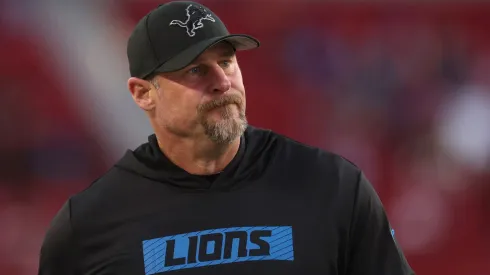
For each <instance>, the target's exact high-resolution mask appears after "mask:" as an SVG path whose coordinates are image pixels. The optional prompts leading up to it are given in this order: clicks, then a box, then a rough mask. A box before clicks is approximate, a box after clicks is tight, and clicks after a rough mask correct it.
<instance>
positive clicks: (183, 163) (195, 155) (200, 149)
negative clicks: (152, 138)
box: [157, 134, 240, 175]
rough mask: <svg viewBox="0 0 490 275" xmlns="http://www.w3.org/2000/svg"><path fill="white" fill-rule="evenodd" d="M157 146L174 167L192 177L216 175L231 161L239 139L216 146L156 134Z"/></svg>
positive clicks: (205, 142)
mask: <svg viewBox="0 0 490 275" xmlns="http://www.w3.org/2000/svg"><path fill="white" fill-rule="evenodd" d="M157 140H158V146H159V147H160V150H162V152H163V154H165V156H166V157H167V158H168V159H169V160H170V161H172V162H173V163H174V164H175V165H177V166H179V167H180V168H182V169H184V170H185V171H187V172H188V173H189V174H194V175H212V174H217V173H219V172H221V171H223V169H225V167H226V166H227V165H228V164H229V163H230V162H231V161H232V160H233V158H234V157H235V155H236V154H237V152H238V149H239V147H240V138H237V139H236V140H235V141H233V142H232V143H230V144H216V143H214V142H212V141H211V140H209V139H207V138H206V139H202V140H191V139H182V138H167V137H165V136H159V135H158V134H157Z"/></svg>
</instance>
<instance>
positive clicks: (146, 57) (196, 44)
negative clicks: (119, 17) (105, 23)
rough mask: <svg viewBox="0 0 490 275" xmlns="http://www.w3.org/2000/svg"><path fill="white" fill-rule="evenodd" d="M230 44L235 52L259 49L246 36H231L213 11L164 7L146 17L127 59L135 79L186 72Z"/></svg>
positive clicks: (176, 4)
mask: <svg viewBox="0 0 490 275" xmlns="http://www.w3.org/2000/svg"><path fill="white" fill-rule="evenodd" d="M221 41H227V42H229V43H231V45H232V46H233V47H234V48H235V50H237V51H240V50H249V49H254V48H257V47H259V45H260V43H259V41H258V40H257V39H256V38H254V37H252V36H249V35H246V34H230V33H229V32H228V30H227V28H226V26H225V24H224V23H223V22H222V21H221V20H220V19H219V17H218V16H216V14H214V13H213V12H212V11H211V10H210V9H208V8H207V7H205V6H203V5H202V4H199V3H196V2H190V1H173V2H169V3H166V4H161V5H159V6H158V7H157V8H155V9H154V10H152V11H150V12H149V13H148V14H147V15H146V16H145V17H143V18H142V19H141V20H140V21H139V22H138V23H137V25H136V27H135V28H134V30H133V32H132V33H131V36H130V37H129V40H128V45H127V55H128V60H129V71H130V74H131V76H132V77H138V78H143V79H144V78H146V77H148V76H149V75H151V74H153V73H157V72H172V71H178V70H180V69H182V68H185V67H186V66H188V65H189V64H190V63H192V62H193V61H194V60H195V59H196V58H197V57H198V56H199V55H200V54H201V53H203V52H204V51H205V50H206V49H208V48H209V47H211V46H213V45H215V44H217V43H219V42H221Z"/></svg>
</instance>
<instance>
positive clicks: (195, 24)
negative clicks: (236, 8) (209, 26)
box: [170, 4, 216, 37]
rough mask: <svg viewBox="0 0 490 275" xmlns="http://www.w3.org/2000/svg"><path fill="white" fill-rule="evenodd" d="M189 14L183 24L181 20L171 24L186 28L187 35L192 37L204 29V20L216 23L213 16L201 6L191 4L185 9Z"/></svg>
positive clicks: (173, 21)
mask: <svg viewBox="0 0 490 275" xmlns="http://www.w3.org/2000/svg"><path fill="white" fill-rule="evenodd" d="M185 10H186V13H187V20H186V21H184V22H182V21H180V20H172V22H170V26H172V25H177V26H179V27H182V28H186V30H187V34H188V35H189V36H190V37H193V36H194V35H196V32H195V31H196V30H197V29H200V28H202V27H204V24H203V22H202V21H203V20H208V21H211V22H216V20H215V19H214V18H213V16H212V14H211V13H209V12H208V11H207V10H206V9H204V8H203V7H200V6H194V5H192V4H190V5H189V6H187V8H186V9H185Z"/></svg>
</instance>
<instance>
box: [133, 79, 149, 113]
mask: <svg viewBox="0 0 490 275" xmlns="http://www.w3.org/2000/svg"><path fill="white" fill-rule="evenodd" d="M152 88H153V86H152V85H151V84H150V82H148V81H146V80H144V79H141V78H136V77H131V78H129V79H128V89H129V91H130V92H131V96H132V97H133V100H134V102H136V104H137V105H138V106H139V107H140V108H141V109H143V110H145V111H150V110H152V109H153V108H155V100H154V99H153V98H152V97H151V93H150V92H151V89H152Z"/></svg>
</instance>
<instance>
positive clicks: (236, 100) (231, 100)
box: [197, 94, 243, 113]
mask: <svg viewBox="0 0 490 275" xmlns="http://www.w3.org/2000/svg"><path fill="white" fill-rule="evenodd" d="M229 104H236V105H238V107H241V106H242V104H243V99H242V98H241V97H240V96H239V95H234V94H230V95H224V96H222V97H220V98H217V99H214V100H211V101H209V102H206V103H203V104H201V105H199V106H198V107H197V111H198V112H199V113H204V112H207V111H210V110H212V109H215V108H218V107H222V106H226V105H229Z"/></svg>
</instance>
